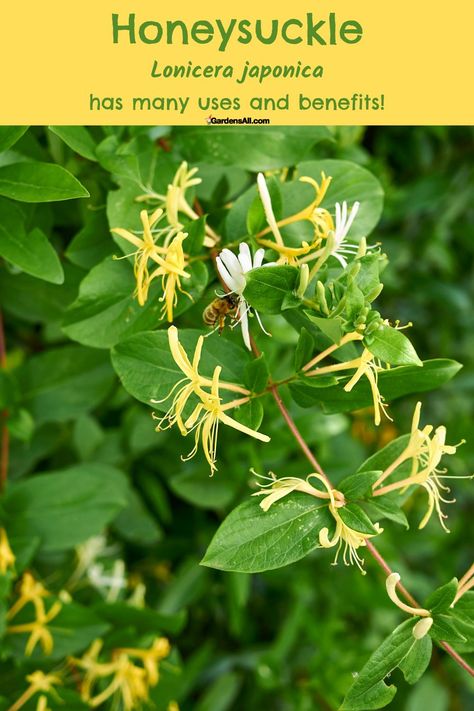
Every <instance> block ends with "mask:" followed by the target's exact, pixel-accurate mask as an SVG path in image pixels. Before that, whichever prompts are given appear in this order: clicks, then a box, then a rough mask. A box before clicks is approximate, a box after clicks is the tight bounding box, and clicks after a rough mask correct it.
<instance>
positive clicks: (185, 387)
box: [152, 326, 270, 474]
mask: <svg viewBox="0 0 474 711" xmlns="http://www.w3.org/2000/svg"><path fill="white" fill-rule="evenodd" d="M168 342H169V348H170V352H171V355H172V357H173V360H174V362H175V363H176V365H177V366H178V368H179V369H180V370H181V372H182V373H183V375H184V377H183V378H181V379H180V380H179V381H178V382H177V383H176V384H175V385H174V386H173V387H172V389H171V390H170V392H169V393H168V394H167V395H166V397H165V398H163V399H162V400H152V402H153V403H155V404H160V403H163V402H165V401H166V400H168V399H169V398H171V397H172V398H173V399H172V402H171V405H170V407H169V408H168V411H167V412H166V414H165V415H163V416H162V417H160V418H157V419H158V420H159V422H158V425H157V427H156V429H157V431H160V430H164V429H168V428H169V427H172V426H173V425H175V424H177V425H178V428H179V430H180V432H181V434H182V435H183V436H184V437H185V436H187V435H188V434H190V433H194V447H193V448H192V450H191V452H190V453H189V454H188V455H187V456H186V457H185V458H184V459H185V460H188V459H190V458H191V457H194V455H195V454H196V453H197V451H198V448H199V442H200V441H201V444H202V449H203V452H204V455H205V457H206V459H207V461H208V463H209V466H210V468H211V474H213V473H214V471H216V469H217V467H216V458H217V437H218V430H219V424H220V423H222V424H224V425H227V426H229V427H233V428H234V429H236V430H239V431H240V432H242V433H243V434H246V435H249V436H250V437H254V438H255V439H258V440H260V441H261V442H268V441H269V439H270V438H269V437H267V435H264V434H261V433H260V432H257V431H256V430H252V429H250V428H249V427H246V426H245V425H243V424H241V423H240V422H237V420H234V419H233V418H232V417H230V416H229V415H228V414H227V411H228V410H231V409H233V408H235V407H239V406H240V405H243V404H245V403H247V402H249V395H250V393H249V391H248V390H246V389H245V388H242V387H240V386H239V385H235V384H233V383H226V382H222V381H220V374H221V370H222V368H221V366H216V367H215V369H214V372H213V375H212V378H207V377H204V376H203V375H201V374H200V373H199V362H200V359H201V352H202V347H203V344H204V337H203V336H200V337H199V339H198V342H197V345H196V348H195V351H194V355H193V359H192V361H190V360H189V358H188V355H187V353H186V351H185V349H184V348H183V346H182V345H181V343H180V342H179V335H178V330H177V328H176V327H175V326H170V328H169V329H168ZM221 390H227V391H230V392H234V393H241V394H243V395H244V396H245V397H243V398H239V399H236V400H232V401H231V402H227V403H223V402H222V396H221V394H220V391H221ZM191 398H193V399H194V400H195V401H196V400H197V402H196V404H195V405H194V408H193V409H192V410H189V411H188V412H189V414H188V412H186V414H185V410H186V408H187V406H188V403H189V401H190V399H191Z"/></svg>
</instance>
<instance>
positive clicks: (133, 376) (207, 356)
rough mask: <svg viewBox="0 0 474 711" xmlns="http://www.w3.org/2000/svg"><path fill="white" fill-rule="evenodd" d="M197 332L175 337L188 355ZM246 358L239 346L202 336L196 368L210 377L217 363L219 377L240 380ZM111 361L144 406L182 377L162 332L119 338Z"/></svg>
mask: <svg viewBox="0 0 474 711" xmlns="http://www.w3.org/2000/svg"><path fill="white" fill-rule="evenodd" d="M200 335H202V332H201V331H195V330H192V329H186V330H182V331H180V332H179V340H180V342H181V343H182V345H183V347H184V348H185V350H186V352H187V353H188V354H189V355H190V356H192V354H193V353H194V350H195V348H196V343H197V339H198V337H199V336H200ZM249 359H250V356H249V354H248V352H247V351H246V350H244V349H243V348H242V347H241V346H236V345H234V344H233V343H230V342H229V341H226V340H225V339H224V338H219V337H218V336H215V337H213V336H210V337H209V338H205V339H204V345H203V349H202V355H201V365H200V367H199V371H200V372H201V373H202V374H203V375H205V376H210V375H212V373H213V371H214V368H215V367H216V366H217V365H221V366H222V380H227V381H228V382H233V383H242V382H244V368H245V366H246V364H247V363H248V362H249ZM112 364H113V366H114V368H115V370H116V372H117V375H118V376H119V378H120V380H121V381H122V384H123V386H124V388H125V389H126V390H127V391H128V392H129V393H130V394H131V395H133V397H135V398H137V400H141V401H142V402H144V403H146V404H147V405H150V404H151V403H150V401H151V400H152V399H153V400H162V399H163V398H165V397H166V396H167V395H168V394H169V392H170V391H171V388H172V387H173V386H174V385H175V384H176V383H177V382H178V380H181V378H182V377H183V373H182V371H181V370H180V369H179V368H178V366H177V365H176V363H175V361H174V360H173V358H172V356H171V353H170V349H169V345H168V334H167V333H166V332H165V331H155V332H153V333H150V332H143V333H139V334H137V335H135V336H132V337H131V338H128V339H127V340H126V341H121V342H120V343H118V344H117V345H116V346H115V347H114V348H113V350H112ZM153 407H154V408H155V409H158V410H160V409H161V410H163V411H165V410H166V409H168V407H169V404H168V402H164V403H161V404H159V403H158V404H154V405H153Z"/></svg>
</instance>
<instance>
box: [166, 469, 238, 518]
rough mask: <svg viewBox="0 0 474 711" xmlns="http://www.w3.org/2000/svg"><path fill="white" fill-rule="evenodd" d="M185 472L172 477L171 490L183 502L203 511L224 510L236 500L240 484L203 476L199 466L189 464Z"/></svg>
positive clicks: (228, 479)
mask: <svg viewBox="0 0 474 711" xmlns="http://www.w3.org/2000/svg"><path fill="white" fill-rule="evenodd" d="M186 464H187V466H186V468H185V469H183V471H181V472H179V473H178V474H176V475H175V476H172V477H171V479H170V481H169V486H170V489H171V490H172V491H173V492H174V493H175V494H176V496H179V497H180V499H183V501H187V502H188V503H190V504H192V505H193V506H197V507H199V508H202V509H217V510H218V509H223V508H225V507H226V506H228V505H229V504H230V503H231V501H232V500H233V499H234V498H235V495H236V493H237V489H238V487H239V486H240V484H239V482H238V481H236V480H235V479H230V478H229V477H223V476H222V477H221V476H219V477H217V476H216V477H213V478H212V479H211V478H210V477H209V476H203V474H202V470H201V469H199V468H197V467H199V465H196V464H194V462H187V463H186Z"/></svg>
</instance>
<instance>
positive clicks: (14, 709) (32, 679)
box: [8, 670, 62, 711]
mask: <svg viewBox="0 0 474 711" xmlns="http://www.w3.org/2000/svg"><path fill="white" fill-rule="evenodd" d="M26 681H27V682H29V684H30V686H29V687H28V689H27V690H26V691H25V692H24V693H23V694H22V695H21V696H20V698H19V699H18V700H17V701H15V703H14V704H13V705H12V706H10V708H9V709H8V711H18V709H21V708H22V706H24V705H25V704H26V703H27V701H29V700H30V699H31V698H32V697H33V696H34V695H35V694H37V693H51V692H54V691H55V689H54V687H55V686H57V685H58V684H61V683H62V680H61V677H60V676H59V674H45V673H44V672H42V671H40V670H38V671H35V672H33V673H32V674H28V676H27V677H26ZM47 701H48V700H47V698H46V696H40V698H39V699H38V704H37V706H36V711H47V705H48V703H47Z"/></svg>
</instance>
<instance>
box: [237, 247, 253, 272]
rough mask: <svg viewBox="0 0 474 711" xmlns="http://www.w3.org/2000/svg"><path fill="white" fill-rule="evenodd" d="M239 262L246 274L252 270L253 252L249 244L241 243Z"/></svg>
mask: <svg viewBox="0 0 474 711" xmlns="http://www.w3.org/2000/svg"><path fill="white" fill-rule="evenodd" d="M238 260H239V262H240V265H241V267H242V270H243V272H244V274H245V273H246V272H249V271H250V270H251V269H252V252H251V251H250V247H249V246H248V244H247V242H241V243H240V245H239V256H238Z"/></svg>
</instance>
